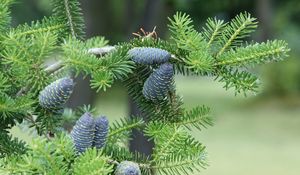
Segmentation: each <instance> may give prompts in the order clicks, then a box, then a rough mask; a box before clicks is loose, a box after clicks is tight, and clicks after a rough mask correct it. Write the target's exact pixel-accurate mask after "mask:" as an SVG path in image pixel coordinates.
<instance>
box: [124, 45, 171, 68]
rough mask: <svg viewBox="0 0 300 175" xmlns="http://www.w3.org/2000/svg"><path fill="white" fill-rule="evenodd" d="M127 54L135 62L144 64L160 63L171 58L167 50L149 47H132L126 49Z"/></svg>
mask: <svg viewBox="0 0 300 175" xmlns="http://www.w3.org/2000/svg"><path fill="white" fill-rule="evenodd" d="M128 55H129V57H130V58H131V59H132V60H133V61H134V62H135V63H138V64H145V65H152V64H162V63H165V62H167V61H169V59H170V58H171V54H170V53H169V52H167V51H165V50H162V49H159V48H151V47H135V48H132V49H130V50H129V51H128Z"/></svg>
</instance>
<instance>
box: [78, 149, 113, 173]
mask: <svg viewBox="0 0 300 175" xmlns="http://www.w3.org/2000/svg"><path fill="white" fill-rule="evenodd" d="M109 160H110V158H109V157H108V156H104V155H103V154H102V152H101V151H100V152H98V151H97V150H96V149H88V150H87V151H85V153H84V154H83V155H81V156H79V157H78V158H77V159H76V160H75V163H74V165H73V169H74V170H73V174H74V175H82V174H90V175H98V174H101V175H108V174H110V173H111V172H112V171H113V166H112V165H110V164H108V161H109Z"/></svg>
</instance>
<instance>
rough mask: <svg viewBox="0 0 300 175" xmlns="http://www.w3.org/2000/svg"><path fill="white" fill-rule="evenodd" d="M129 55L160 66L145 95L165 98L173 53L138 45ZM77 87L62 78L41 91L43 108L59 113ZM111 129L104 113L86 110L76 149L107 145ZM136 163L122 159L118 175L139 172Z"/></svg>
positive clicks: (74, 132) (77, 128) (77, 127)
mask: <svg viewBox="0 0 300 175" xmlns="http://www.w3.org/2000/svg"><path fill="white" fill-rule="evenodd" d="M128 55H129V56H130V58H131V59H132V60H133V61H134V62H135V63H137V64H143V65H149V66H150V65H155V66H156V65H158V68H157V69H155V70H154V71H153V73H152V74H151V75H150V76H149V77H148V78H147V80H146V81H145V83H144V86H143V95H144V97H145V98H146V99H148V100H151V101H153V102H155V101H160V100H164V99H165V98H166V97H167V94H168V91H169V90H170V88H171V87H172V83H173V77H174V74H173V65H172V64H171V63H169V59H170V58H171V54H170V53H169V52H167V51H165V50H162V49H159V48H151V47H135V48H132V49H131V50H129V51H128ZM73 88H74V82H73V79H71V78H69V77H65V78H61V79H58V80H56V81H54V82H53V83H51V84H50V85H48V86H47V87H45V89H44V90H42V91H41V92H40V95H39V104H40V106H42V107H43V108H44V109H46V110H49V111H52V112H55V113H57V112H59V111H61V110H62V109H63V105H64V104H65V103H66V102H67V100H68V99H69V98H70V96H71V94H72V92H73ZM108 131H109V122H108V119H107V118H106V117H105V116H100V117H97V118H94V117H93V116H92V115H91V114H90V113H88V112H86V113H84V114H83V115H82V116H81V117H80V118H79V119H78V120H77V122H76V124H75V126H74V127H73V130H72V131H71V134H70V135H71V138H72V140H73V143H74V148H75V150H76V151H77V153H78V154H82V153H84V152H85V150H87V149H88V148H92V147H95V148H97V149H100V148H102V147H104V146H105V142H106V139H107V135H108ZM140 174H141V171H140V168H139V166H138V164H137V163H134V162H131V161H123V162H121V163H119V165H118V166H117V168H116V170H115V175H140Z"/></svg>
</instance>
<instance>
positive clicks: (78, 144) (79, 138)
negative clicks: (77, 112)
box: [71, 112, 95, 153]
mask: <svg viewBox="0 0 300 175" xmlns="http://www.w3.org/2000/svg"><path fill="white" fill-rule="evenodd" d="M94 135H95V121H94V118H93V117H92V115H91V114H90V113H88V112H86V113H84V114H83V115H82V116H81V117H80V118H79V119H78V120H77V122H76V124H75V126H74V127H73V130H72V131H71V138H72V140H73V143H74V146H75V149H76V151H77V152H78V153H83V152H84V151H85V150H86V149H88V148H90V147H92V145H93V141H94Z"/></svg>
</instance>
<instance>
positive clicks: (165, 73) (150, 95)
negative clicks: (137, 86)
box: [143, 63, 174, 101]
mask: <svg viewBox="0 0 300 175" xmlns="http://www.w3.org/2000/svg"><path fill="white" fill-rule="evenodd" d="M173 75H174V73H173V65H172V64H170V63H165V64H162V65H161V66H160V67H159V68H157V69H156V70H155V71H154V72H153V73H152V74H151V75H150V76H149V77H148V78H147V80H146V82H145V83H144V87H143V95H144V97H145V98H146V99H149V100H151V101H159V100H163V99H165V97H166V96H167V94H168V91H169V90H170V88H171V86H172V82H173Z"/></svg>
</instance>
